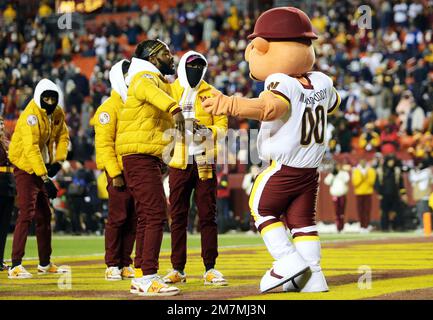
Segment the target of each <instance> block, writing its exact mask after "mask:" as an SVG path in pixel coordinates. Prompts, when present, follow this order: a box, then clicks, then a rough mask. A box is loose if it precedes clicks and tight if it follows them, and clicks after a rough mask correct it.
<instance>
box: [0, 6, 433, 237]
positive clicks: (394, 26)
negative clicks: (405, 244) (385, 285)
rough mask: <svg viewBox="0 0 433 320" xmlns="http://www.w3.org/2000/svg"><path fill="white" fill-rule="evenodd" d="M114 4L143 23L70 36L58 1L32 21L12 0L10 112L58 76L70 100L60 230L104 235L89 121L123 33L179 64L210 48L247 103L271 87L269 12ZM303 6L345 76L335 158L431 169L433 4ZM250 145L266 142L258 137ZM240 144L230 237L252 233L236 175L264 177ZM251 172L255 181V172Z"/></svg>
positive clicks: (2, 78)
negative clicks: (262, 72) (266, 50)
mask: <svg viewBox="0 0 433 320" xmlns="http://www.w3.org/2000/svg"><path fill="white" fill-rule="evenodd" d="M108 3H109V5H107V6H105V7H104V8H103V9H102V11H101V12H100V13H113V12H136V13H138V16H137V18H134V19H130V20H129V21H128V22H127V23H124V24H121V23H116V22H114V21H112V22H108V23H102V24H100V25H97V26H96V27H93V28H91V29H90V28H89V29H87V30H86V32H85V33H84V34H82V33H80V32H78V30H74V29H73V30H64V32H60V33H59V32H58V30H55V29H53V28H50V27H49V26H48V23H47V21H48V18H49V17H50V16H51V15H52V14H53V13H54V7H53V6H50V2H42V4H41V5H40V8H39V10H38V12H37V14H36V16H34V17H33V18H31V19H25V18H23V17H20V16H19V15H18V14H17V11H16V9H15V8H14V6H13V5H12V4H6V5H0V115H1V116H3V118H4V119H5V120H6V121H9V122H11V123H13V121H14V120H15V119H17V118H18V116H19V114H20V110H22V109H23V108H24V107H25V106H26V105H27V103H28V102H29V100H30V99H31V98H32V94H33V87H34V84H35V83H37V82H38V81H39V80H40V79H42V78H49V79H51V80H52V81H54V82H55V83H56V84H57V85H58V86H59V88H61V90H62V91H63V93H64V97H63V98H62V99H63V101H62V104H63V105H62V106H63V108H64V110H65V113H66V121H67V124H68V126H69V130H70V136H71V142H72V143H71V146H70V153H69V155H68V159H69V160H70V161H69V162H65V163H64V165H63V168H62V170H61V172H60V173H59V174H58V176H57V177H56V183H57V184H58V186H60V193H59V197H58V198H57V199H56V200H55V201H54V203H53V205H54V209H55V213H56V215H55V216H56V219H55V231H58V232H72V233H75V234H81V233H83V232H99V233H102V232H103V226H104V219H105V218H106V213H107V204H106V202H107V194H106V192H105V191H104V188H105V187H104V186H105V183H106V182H105V181H104V179H103V176H104V175H99V174H98V173H97V172H96V171H94V170H92V169H91V168H89V167H88V166H87V165H86V163H88V162H89V161H93V160H94V145H93V140H94V131H93V127H92V126H91V125H90V124H89V122H90V119H91V118H92V115H93V114H94V112H95V110H96V108H97V107H98V106H99V105H100V104H101V103H102V102H103V101H104V100H105V99H106V98H107V97H108V96H109V94H110V84H109V79H108V73H109V70H110V68H111V67H112V65H113V64H114V63H115V62H117V61H119V60H121V59H123V58H124V57H127V58H129V57H130V54H131V52H129V51H128V50H127V47H126V46H122V45H120V44H119V37H126V38H127V44H128V45H131V46H133V45H136V44H137V43H138V42H139V40H140V39H144V38H150V39H154V38H159V39H161V40H163V41H165V42H166V43H168V44H169V45H170V47H171V49H172V50H173V52H175V53H178V56H177V60H178V59H179V58H180V53H182V52H184V51H186V50H190V49H191V50H198V48H201V49H202V50H204V54H205V55H206V57H207V59H208V62H209V68H208V72H207V75H206V78H205V79H206V81H207V82H209V83H210V84H212V85H213V86H215V87H216V88H217V89H219V90H221V91H222V92H223V93H225V94H229V95H231V94H234V93H236V92H238V93H241V94H242V95H244V96H247V97H254V96H258V94H259V93H260V92H261V91H262V90H263V83H258V82H254V81H252V80H251V79H250V78H249V70H248V64H247V62H245V60H244V50H245V48H246V46H247V40H246V36H247V35H248V34H250V33H251V31H252V28H253V26H254V22H255V19H256V18H257V16H258V15H259V12H258V11H257V12H253V13H243V12H242V11H240V10H239V9H237V8H236V7H235V6H234V5H232V4H231V3H230V2H228V1H227V2H216V4H217V5H215V3H214V2H212V1H184V2H182V3H179V4H178V5H177V6H175V7H171V8H169V9H168V10H167V11H161V10H160V8H159V6H158V5H154V6H153V7H151V8H147V7H142V8H141V7H140V6H139V5H138V4H137V2H136V1H130V2H129V3H130V5H129V6H128V5H127V6H122V7H120V6H116V5H113V4H112V2H111V1H108ZM123 3H125V1H124V2H123ZM361 5H367V6H368V7H369V8H370V10H371V12H370V13H371V20H369V19H367V22H369V23H370V25H369V26H367V28H364V29H363V28H359V21H360V19H362V14H363V12H362V11H360V10H358V8H359V7H360V6H361ZM301 9H303V10H305V11H306V12H308V13H309V14H310V17H311V21H312V24H313V25H314V27H315V28H316V30H317V31H318V34H319V35H320V37H319V39H318V40H317V41H316V42H315V51H316V66H315V69H316V70H320V71H323V72H324V73H326V74H328V75H329V76H331V77H332V78H333V80H334V85H335V86H336V88H337V89H338V91H339V93H340V96H341V98H342V104H341V108H340V111H339V112H338V113H337V114H336V115H335V116H332V117H330V118H329V122H328V132H327V135H328V137H329V150H328V152H327V157H328V158H332V157H335V155H347V157H346V159H347V162H348V163H347V164H349V165H351V166H354V167H355V166H356V165H357V162H358V161H357V159H359V158H360V157H366V158H368V159H371V158H373V157H374V159H377V162H375V163H373V165H376V167H380V166H381V165H383V159H384V157H385V156H390V155H394V154H401V153H405V154H409V155H410V159H409V160H408V161H405V162H404V163H401V164H400V161H398V165H400V166H401V167H402V169H403V171H405V170H407V171H408V170H409V169H410V168H415V166H417V165H418V164H420V163H421V164H422V166H423V168H425V167H430V166H432V165H433V162H432V161H433V139H432V134H433V112H432V109H433V104H432V101H433V85H432V83H433V31H432V28H431V26H432V25H433V6H432V3H431V1H405V0H403V1H400V0H396V1H344V2H339V1H331V0H330V1H320V2H317V3H316V2H315V3H314V4H313V5H312V6H311V7H302V5H301ZM367 12H369V11H367ZM76 56H82V57H89V56H90V57H92V56H96V58H97V63H96V65H95V66H94V69H93V73H92V74H91V76H90V77H89V78H87V77H86V76H85V75H84V74H83V73H82V72H81V70H80V69H79V68H78V67H77V66H76V65H74V62H73V60H74V57H76ZM229 128H231V129H257V128H258V122H256V121H252V120H239V119H236V118H232V117H230V119H229ZM9 134H11V132H9ZM250 143H251V144H253V145H254V140H252V141H250ZM239 147H240V146H239V143H236V144H234V145H230V146H229V163H235V164H230V165H222V166H219V167H218V169H219V170H218V180H219V187H218V208H219V211H220V212H219V217H224V221H222V222H221V223H220V225H221V226H224V227H221V230H220V231H221V232H225V231H227V230H228V229H236V228H243V229H245V230H248V228H249V224H247V227H245V226H243V225H242V223H241V222H240V220H239V219H238V220H235V217H234V215H233V208H231V207H230V201H229V191H228V190H229V189H228V187H229V186H228V185H227V184H228V183H227V181H228V180H227V176H228V174H229V173H236V172H241V173H248V172H249V171H250V172H253V173H254V172H256V167H255V166H251V163H249V164H248V165H242V164H241V162H242V161H244V160H248V156H246V158H245V154H243V153H242V152H238V151H239ZM349 155H357V157H350V156H349ZM405 159H407V158H405ZM326 169H329V167H326V165H325V166H324V170H326ZM248 177H249V179H251V181H252V180H253V179H254V174H253V177H250V176H248ZM430 183H431V182H430ZM246 185H247V186H246V187H245V190H246V192H248V191H247V190H248V189H249V187H248V183H247V184H246ZM95 212H96V214H95ZM221 219H222V218H221ZM193 229H194V228H193V227H190V228H189V230H190V231H191V232H192V231H193Z"/></svg>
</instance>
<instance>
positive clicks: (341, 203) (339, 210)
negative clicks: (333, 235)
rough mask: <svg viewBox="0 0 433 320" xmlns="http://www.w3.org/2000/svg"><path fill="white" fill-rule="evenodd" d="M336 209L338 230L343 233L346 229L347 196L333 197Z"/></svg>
mask: <svg viewBox="0 0 433 320" xmlns="http://www.w3.org/2000/svg"><path fill="white" fill-rule="evenodd" d="M332 201H333V202H334V207H335V224H336V226H337V230H338V231H341V230H343V228H344V210H345V208H346V196H340V197H332Z"/></svg>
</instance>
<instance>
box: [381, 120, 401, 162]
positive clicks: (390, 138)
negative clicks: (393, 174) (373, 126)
mask: <svg viewBox="0 0 433 320" xmlns="http://www.w3.org/2000/svg"><path fill="white" fill-rule="evenodd" d="M399 146H400V143H399V137H398V131H397V128H396V127H395V126H393V125H392V124H388V125H386V126H385V128H384V130H383V131H382V132H381V133H380V152H381V153H382V154H383V155H384V156H385V155H388V154H391V153H394V154H395V153H396V152H397V150H398V149H399Z"/></svg>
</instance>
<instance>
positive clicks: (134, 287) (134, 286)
mask: <svg viewBox="0 0 433 320" xmlns="http://www.w3.org/2000/svg"><path fill="white" fill-rule="evenodd" d="M140 279H141V278H134V279H132V280H131V287H130V289H129V292H131V293H133V294H138V293H139V292H140Z"/></svg>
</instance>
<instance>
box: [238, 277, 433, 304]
mask: <svg viewBox="0 0 433 320" xmlns="http://www.w3.org/2000/svg"><path fill="white" fill-rule="evenodd" d="M425 288H433V275H426V276H419V277H407V278H395V279H389V280H379V281H372V287H371V289H359V288H358V283H351V284H346V285H342V286H335V287H331V288H330V291H329V292H325V293H272V294H264V295H254V296H248V297H243V298H239V299H237V300H356V299H365V298H373V297H376V296H380V295H384V294H389V293H394V292H399V291H407V290H415V289H425Z"/></svg>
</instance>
